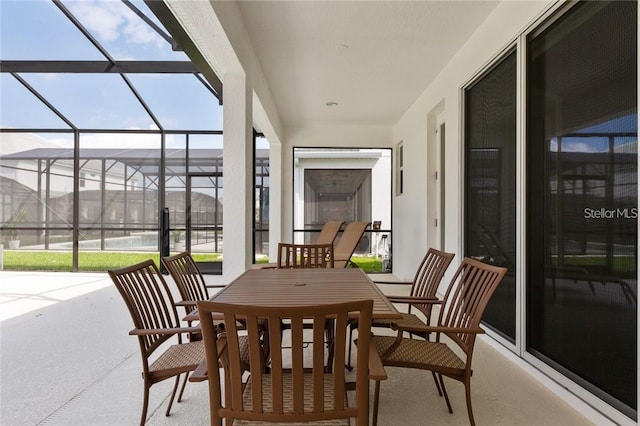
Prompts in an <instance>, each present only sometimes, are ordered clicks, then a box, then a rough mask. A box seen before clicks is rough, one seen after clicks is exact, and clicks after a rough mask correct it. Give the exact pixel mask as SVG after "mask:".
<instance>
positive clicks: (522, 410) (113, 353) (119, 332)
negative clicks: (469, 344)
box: [0, 271, 591, 426]
mask: <svg viewBox="0 0 640 426" xmlns="http://www.w3.org/2000/svg"><path fill="white" fill-rule="evenodd" d="M387 290H388V289H385V288H383V291H385V292H386V291H387ZM392 291H393V292H394V294H398V291H399V288H398V287H397V286H396V287H394V288H393V289H392ZM131 328H132V324H131V319H130V317H129V313H128V312H127V309H126V307H125V305H124V303H123V302H122V300H121V298H120V295H119V294H118V293H117V290H116V289H115V287H114V286H113V285H112V284H111V281H110V280H109V278H108V276H107V274H105V273H73V274H72V273H39V272H11V271H0V383H1V386H0V388H1V390H0V424H2V425H11V426H20V425H65V426H71V425H135V424H137V423H138V422H139V416H140V410H141V407H142V395H143V386H142V379H141V377H140V372H141V366H140V355H139V350H138V343H137V340H136V338H134V337H132V336H129V335H128V331H129V330H130V329H131ZM388 374H389V380H387V381H386V382H383V384H382V387H381V405H380V419H379V424H380V425H381V426H386V425H389V426H391V425H393V426H396V425H427V424H434V425H465V424H468V420H467V413H466V408H465V402H464V388H463V386H462V385H460V384H459V383H457V382H452V381H448V382H447V384H448V386H447V387H448V390H449V394H450V397H451V400H452V404H453V408H454V413H453V414H449V413H448V412H447V409H446V404H445V402H444V400H443V399H441V398H439V397H438V395H437V393H436V390H435V387H434V385H433V382H432V379H431V376H430V374H428V373H422V372H416V371H408V370H404V369H398V368H390V369H389V370H388ZM172 384H173V381H166V382H164V383H160V384H156V385H154V386H153V387H152V388H151V398H150V408H149V416H148V424H151V425H186V424H189V425H204V424H208V423H209V413H208V395H207V387H206V384H204V383H191V384H189V385H188V386H187V390H186V392H185V398H184V400H183V402H181V403H179V404H174V406H173V409H172V412H171V416H169V417H165V415H164V411H165V409H166V400H167V399H168V396H169V394H170V390H171V385H172ZM371 392H372V394H373V386H371ZM472 394H473V405H474V414H475V418H476V422H477V423H478V424H479V425H585V424H591V422H590V421H589V420H588V419H587V418H585V417H583V416H582V415H581V414H580V413H578V412H577V411H576V410H574V409H573V408H572V407H570V406H569V405H568V404H567V403H565V402H564V401H562V400H561V399H559V398H558V397H557V396H556V395H555V394H554V393H552V392H550V391H549V390H548V389H546V388H545V387H544V386H542V385H541V384H540V383H539V382H538V381H536V380H534V379H533V378H532V377H531V376H529V375H528V374H527V373H526V372H525V371H523V370H522V369H521V368H519V367H517V366H516V365H515V364H513V363H512V362H511V361H509V360H508V359H507V358H505V357H504V356H503V355H501V354H500V353H499V352H497V351H495V350H494V349H493V348H492V347H491V346H489V345H488V344H487V343H485V342H483V341H480V342H479V343H478V344H477V346H476V351H475V355H474V377H473V380H472Z"/></svg>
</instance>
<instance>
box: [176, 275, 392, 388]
mask: <svg viewBox="0 0 640 426" xmlns="http://www.w3.org/2000/svg"><path fill="white" fill-rule="evenodd" d="M368 299H371V300H373V312H372V317H373V318H375V319H383V318H384V319H396V318H402V316H401V315H400V313H399V312H398V310H397V309H396V308H395V306H394V305H393V304H392V303H391V302H390V301H389V299H387V297H386V296H385V295H384V294H383V293H382V291H380V289H379V288H378V286H376V285H375V284H374V282H373V281H372V280H371V279H370V278H369V276H368V275H367V274H366V273H365V272H364V271H363V270H362V269H358V268H336V269H334V268H299V269H284V268H283V269H249V270H248V271H246V272H244V273H243V274H241V275H240V276H238V277H237V278H236V279H235V280H233V281H232V282H231V283H230V284H229V285H227V286H226V287H224V288H223V289H222V290H220V291H219V292H218V293H217V294H215V295H214V296H212V297H211V298H210V300H212V301H216V302H221V303H232V304H239V305H255V306H272V307H274V306H275V307H292V306H310V305H320V304H334V303H342V302H351V301H358V300H368ZM198 319H199V317H198V312H197V310H193V311H192V312H191V313H189V314H188V315H187V316H186V317H185V318H184V320H185V321H197V320H198ZM352 319H357V313H354V317H353V318H352ZM370 350H372V351H375V349H374V348H373V346H371V348H370ZM329 356H330V359H331V358H332V352H331V350H330V351H329ZM372 357H373V354H372ZM375 359H378V360H379V358H378V356H377V354H375ZM204 364H205V363H204V362H203V364H202V365H201V366H200V367H198V369H196V372H195V373H194V375H195V376H194V377H192V378H191V379H190V380H192V381H201V380H205V378H206V372H204V373H203V371H206V366H205V365H204ZM328 364H330V361H328ZM379 364H380V365H378V366H376V367H375V368H374V370H375V371H376V373H374V374H373V375H371V374H372V373H370V377H371V378H372V379H373V380H385V379H386V372H385V371H384V366H382V362H381V361H380V362H379ZM345 367H346V368H348V369H351V367H348V366H345ZM370 368H371V366H370Z"/></svg>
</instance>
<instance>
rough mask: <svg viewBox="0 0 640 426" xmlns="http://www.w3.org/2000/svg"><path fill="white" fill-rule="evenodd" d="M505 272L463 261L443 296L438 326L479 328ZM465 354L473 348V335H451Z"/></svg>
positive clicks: (474, 261)
mask: <svg viewBox="0 0 640 426" xmlns="http://www.w3.org/2000/svg"><path fill="white" fill-rule="evenodd" d="M506 272H507V269H506V268H502V267H499V266H493V265H488V264H486V263H482V262H479V261H477V260H475V259H471V258H468V257H466V258H464V259H463V261H462V263H461V264H460V266H459V267H458V269H457V271H456V273H455V274H454V276H453V278H452V279H451V283H450V285H449V288H448V289H447V292H446V294H445V296H444V299H443V300H444V306H442V308H441V310H440V316H439V319H438V324H439V325H441V326H445V327H460V328H464V327H471V328H477V327H479V326H480V321H481V320H482V315H483V314H484V310H485V308H486V307H487V304H488V303H489V300H490V299H491V296H492V295H493V293H494V292H495V290H496V288H497V287H498V285H499V284H500V282H501V281H502V278H503V277H504V275H505V274H506ZM449 337H452V338H454V340H456V343H458V344H459V345H460V346H461V347H462V348H463V349H464V350H465V351H468V350H470V349H471V347H472V346H473V343H474V341H475V335H474V334H470V333H459V334H457V335H453V336H452V335H450V336H449Z"/></svg>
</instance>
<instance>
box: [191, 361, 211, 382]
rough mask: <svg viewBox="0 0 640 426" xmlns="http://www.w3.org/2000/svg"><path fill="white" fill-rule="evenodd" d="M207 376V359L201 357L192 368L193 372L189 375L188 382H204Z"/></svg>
mask: <svg viewBox="0 0 640 426" xmlns="http://www.w3.org/2000/svg"><path fill="white" fill-rule="evenodd" d="M208 378H209V376H207V360H206V359H203V360H202V362H201V363H200V364H198V366H197V367H196V369H195V370H193V373H191V375H190V376H189V381H190V382H204V381H205V380H207V379H208Z"/></svg>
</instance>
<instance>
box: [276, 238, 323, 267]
mask: <svg viewBox="0 0 640 426" xmlns="http://www.w3.org/2000/svg"><path fill="white" fill-rule="evenodd" d="M333 266H334V260H333V245H332V244H330V243H329V244H292V243H278V264H277V267H278V268H287V269H289V268H294V269H296V268H333Z"/></svg>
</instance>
